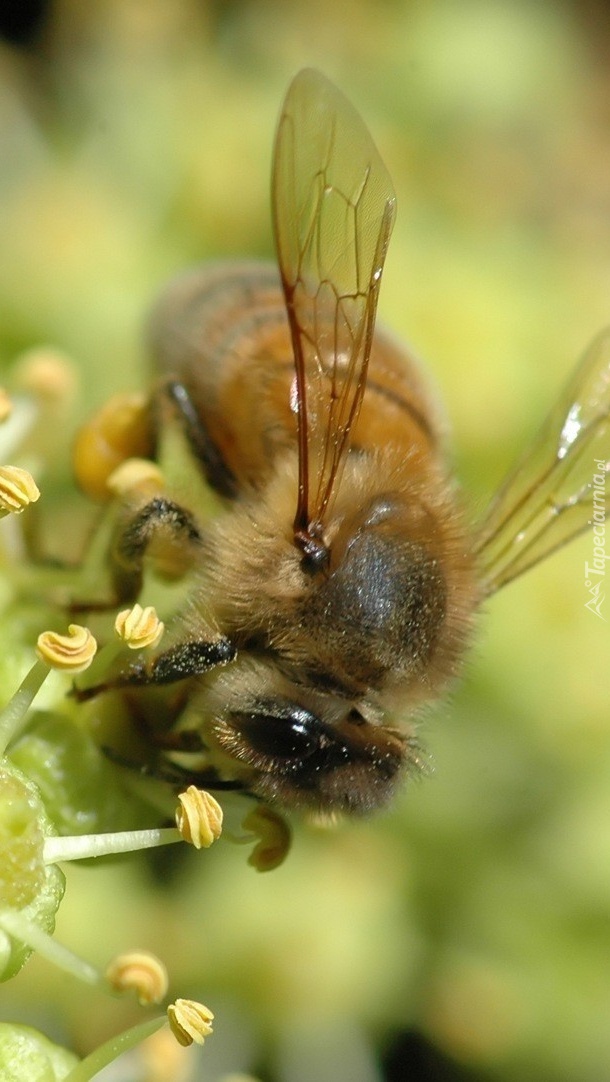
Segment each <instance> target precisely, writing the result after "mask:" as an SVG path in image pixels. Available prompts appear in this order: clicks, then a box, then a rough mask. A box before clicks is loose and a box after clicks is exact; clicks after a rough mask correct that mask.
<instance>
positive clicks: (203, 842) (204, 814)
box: [176, 785, 222, 849]
mask: <svg viewBox="0 0 610 1082" xmlns="http://www.w3.org/2000/svg"><path fill="white" fill-rule="evenodd" d="M178 800H179V801H180V807H179V808H178V809H177V811H176V825H177V827H178V830H179V831H180V834H181V835H182V837H183V838H184V840H185V842H190V843H191V845H194V846H195V848H196V849H208V848H209V847H210V845H211V844H212V842H215V841H216V840H217V839H218V838H219V837H220V834H221V831H222V808H221V807H220V804H219V803H218V801H217V800H215V799H214V797H213V796H212V795H211V793H207V792H206V791H205V789H197V788H196V786H194V785H189V787H188V789H186V791H185V792H184V793H180V794H179V795H178Z"/></svg>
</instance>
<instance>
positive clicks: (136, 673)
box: [71, 639, 237, 702]
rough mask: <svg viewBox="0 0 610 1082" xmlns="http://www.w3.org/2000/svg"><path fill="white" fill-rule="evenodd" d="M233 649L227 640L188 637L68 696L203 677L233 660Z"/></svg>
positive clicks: (90, 696)
mask: <svg viewBox="0 0 610 1082" xmlns="http://www.w3.org/2000/svg"><path fill="white" fill-rule="evenodd" d="M236 653H237V651H236V649H235V647H234V646H233V643H231V642H229V640H228V639H215V640H214V641H213V642H206V641H204V640H196V639H195V640H191V641H190V642H184V643H179V644H178V645H177V646H173V647H171V648H170V649H169V650H166V651H164V653H162V654H159V655H158V656H157V657H156V658H153V659H152V661H146V662H144V661H138V662H135V663H134V664H133V665H130V667H129V668H128V669H126V670H125V672H122V673H119V674H118V676H114V677H112V678H111V679H110V680H106V681H104V682H103V683H101V684H95V685H93V686H92V687H84V688H79V687H73V688H72V692H71V694H72V697H73V698H75V699H77V700H78V701H79V702H85V701H86V700H87V699H93V698H94V697H95V696H96V695H100V694H101V693H102V692H103V691H114V690H117V689H119V688H130V687H138V686H139V687H150V686H151V685H154V684H175V683H177V682H178V681H179V680H188V679H190V678H191V677H193V676H203V674H204V673H206V672H208V671H209V669H213V668H215V667H216V666H217V665H226V664H227V663H228V662H229V661H233V658H234V657H235V655H236Z"/></svg>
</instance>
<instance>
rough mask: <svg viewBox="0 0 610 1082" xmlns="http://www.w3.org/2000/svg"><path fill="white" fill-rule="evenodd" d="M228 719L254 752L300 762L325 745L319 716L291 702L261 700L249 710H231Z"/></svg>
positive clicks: (276, 758) (273, 757)
mask: <svg viewBox="0 0 610 1082" xmlns="http://www.w3.org/2000/svg"><path fill="white" fill-rule="evenodd" d="M272 711H273V712H272ZM231 721H232V724H233V725H236V727H237V728H238V729H239V731H240V733H241V735H242V737H244V738H245V739H246V740H247V742H248V744H249V745H250V748H251V750H252V752H253V753H254V754H255V755H261V756H265V757H268V758H272V759H275V760H284V761H285V762H290V761H291V760H298V761H300V762H302V761H303V760H304V759H308V758H309V757H310V756H311V755H313V754H314V753H315V752H316V751H319V750H320V748H321V747H323V745H324V727H323V725H322V723H321V722H320V720H319V719H318V718H317V717H316V715H315V714H312V713H310V711H309V710H304V709H303V708H302V707H300V706H296V705H294V704H290V705H288V704H286V705H283V704H280V703H273V704H270V703H269V704H268V703H260V704H257V707H256V709H255V710H254V711H252V713H250V712H248V713H246V712H245V711H244V712H243V713H242V712H240V713H237V714H236V713H234V714H232V715H231Z"/></svg>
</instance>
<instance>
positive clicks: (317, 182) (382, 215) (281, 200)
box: [272, 69, 396, 534]
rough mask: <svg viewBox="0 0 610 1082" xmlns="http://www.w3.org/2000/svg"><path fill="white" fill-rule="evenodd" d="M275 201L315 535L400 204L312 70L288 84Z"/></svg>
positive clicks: (348, 116)
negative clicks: (396, 211)
mask: <svg viewBox="0 0 610 1082" xmlns="http://www.w3.org/2000/svg"><path fill="white" fill-rule="evenodd" d="M272 204H273V224H274V232H275V244H276V250H277V255H278V261H279V266H280V273H281V277H282V285H283V289H284V296H285V299H286V308H287V312H288V319H289V323H290V332H291V336H292V346H293V351H294V361H295V373H296V374H295V384H294V388H295V394H294V407H293V408H294V409H295V411H296V414H297V427H298V452H299V491H298V501H297V511H296V516H295V534H296V533H298V532H299V531H301V532H304V533H305V534H308V533H309V528H310V527H311V526H312V525H318V526H319V525H320V524H321V523H322V521H323V518H324V515H325V512H326V511H327V509H328V507H329V504H330V501H331V498H332V494H333V488H334V487H335V486H336V485H337V484H338V480H339V477H340V473H341V466H342V463H343V461H344V458H345V455H346V452H347V449H348V446H349V437H350V431H351V430H352V428H353V425H354V423H355V420H356V418H357V416H358V411H359V408H360V404H361V401H362V396H363V393H364V388H365V384H366V372H367V364H368V359H369V353H370V349H371V340H372V335H373V327H374V323H375V311H376V308H377V297H378V293H379V286H380V281H381V272H382V268H383V263H384V260H385V255H386V251H387V246H388V241H389V238H390V233H391V230H392V225H393V221H394V214H395V204H396V197H395V195H394V190H393V188H392V182H391V180H390V177H389V175H388V172H387V170H386V168H385V165H384V164H383V162H382V160H381V158H380V156H379V153H378V151H377V149H376V147H375V145H374V143H373V141H372V139H371V136H370V135H369V133H368V131H367V129H366V127H365V125H364V123H363V121H362V120H361V118H360V117H359V115H358V113H357V112H356V111H355V109H354V108H353V107H352V105H351V104H350V103H349V102H348V101H347V99H346V98H345V97H344V96H343V94H341V93H340V91H339V90H337V88H336V87H335V86H333V84H332V83H330V82H329V81H328V80H327V79H326V78H325V77H324V76H323V75H321V74H320V73H319V72H317V71H314V70H311V69H305V70H304V71H301V72H299V74H298V75H297V76H296V78H295V79H294V80H293V82H292V83H291V85H290V87H289V89H288V92H287V94H286V99H285V101H284V105H283V108H282V112H281V115H280V120H279V125H278V130H277V136H276V142H275V153H274V159H273V178H272Z"/></svg>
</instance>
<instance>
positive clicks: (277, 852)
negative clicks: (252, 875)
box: [242, 804, 292, 872]
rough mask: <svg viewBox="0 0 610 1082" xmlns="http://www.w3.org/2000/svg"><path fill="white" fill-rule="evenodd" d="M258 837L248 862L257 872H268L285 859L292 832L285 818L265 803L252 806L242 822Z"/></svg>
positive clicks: (246, 828)
mask: <svg viewBox="0 0 610 1082" xmlns="http://www.w3.org/2000/svg"><path fill="white" fill-rule="evenodd" d="M242 827H243V828H244V830H248V831H251V832H252V833H253V834H255V835H257V837H258V838H259V839H260V841H259V842H258V844H257V845H255V847H254V849H253V850H252V852H251V853H250V856H249V857H248V864H250V865H252V867H253V868H256V870H257V872H270V871H272V870H273V869H274V868H277V867H278V866H279V865H280V864H282V863H283V861H284V860H285V859H286V857H287V855H288V852H289V850H290V846H291V843H292V832H291V830H290V827H289V825H288V823H287V822H286V820H285V819H283V818H282V816H281V815H279V814H278V812H276V811H274V810H273V809H272V808H269V807H267V805H265V804H259V805H258V807H256V808H253V810H252V811H251V812H248V815H247V816H246V818H245V819H244V821H243V823H242Z"/></svg>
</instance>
